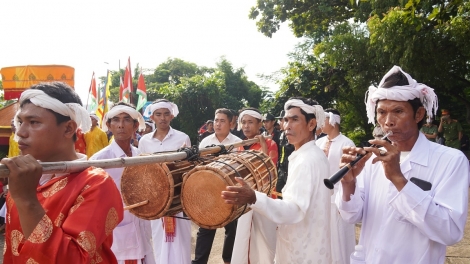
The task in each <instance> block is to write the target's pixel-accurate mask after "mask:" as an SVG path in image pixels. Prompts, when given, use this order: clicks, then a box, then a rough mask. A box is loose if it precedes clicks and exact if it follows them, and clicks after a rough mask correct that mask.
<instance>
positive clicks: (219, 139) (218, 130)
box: [192, 108, 242, 264]
mask: <svg viewBox="0 0 470 264" xmlns="http://www.w3.org/2000/svg"><path fill="white" fill-rule="evenodd" d="M232 119H233V114H232V111H230V110H229V109H226V108H219V109H217V110H216V111H215V118H214V130H215V133H214V134H211V135H209V136H207V137H205V138H204V139H203V140H202V141H201V143H200V144H199V148H205V147H207V146H211V145H230V144H233V143H237V142H240V141H242V140H241V139H240V138H239V137H237V136H234V135H233V134H232V133H230V123H231V121H232ZM236 231H237V221H236V220H235V221H232V222H230V223H229V224H228V225H226V226H225V240H224V247H223V249H222V259H223V261H224V263H226V264H227V263H230V261H231V259H232V251H233V243H234V240H235V233H236ZM215 232H216V229H205V228H202V227H200V228H199V232H198V233H197V240H196V250H195V257H194V260H193V261H192V263H193V264H206V263H207V261H208V260H209V255H210V252H211V248H212V243H213V242H214V236H215Z"/></svg>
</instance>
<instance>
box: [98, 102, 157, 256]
mask: <svg viewBox="0 0 470 264" xmlns="http://www.w3.org/2000/svg"><path fill="white" fill-rule="evenodd" d="M144 128H145V121H144V118H143V117H142V115H141V114H140V113H139V112H138V111H137V110H135V108H134V107H133V106H132V105H129V104H126V103H123V102H119V103H117V104H115V105H114V106H113V107H112V108H111V109H110V110H109V112H107V113H106V114H105V116H104V124H103V129H104V130H105V131H108V130H109V131H111V132H112V133H113V135H114V140H113V141H112V142H111V144H109V146H107V147H105V148H104V149H102V150H100V151H98V152H97V153H95V154H94V155H93V156H92V157H91V158H90V160H101V159H115V158H123V157H135V156H138V155H139V154H140V151H139V150H138V149H137V148H136V147H134V146H132V145H131V140H132V137H133V135H134V134H135V132H136V131H137V130H138V129H144ZM105 171H106V172H107V173H108V174H109V175H110V176H111V177H112V178H113V180H114V182H115V183H116V186H117V188H118V189H119V191H120V190H121V177H122V173H123V171H124V168H115V169H105ZM123 207H124V203H123ZM151 235H152V230H151V228H150V221H148V220H144V219H140V218H138V217H136V216H135V215H133V214H131V213H130V212H129V211H127V210H126V211H124V219H123V220H122V221H121V222H120V223H119V224H118V226H117V227H116V228H115V229H114V231H113V246H112V247H111V250H112V251H113V253H114V254H115V255H116V258H117V260H118V264H125V263H129V262H133V263H138V264H143V263H145V264H155V260H154V256H153V251H152V243H151Z"/></svg>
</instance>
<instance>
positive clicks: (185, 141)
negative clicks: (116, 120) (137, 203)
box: [139, 99, 191, 264]
mask: <svg viewBox="0 0 470 264" xmlns="http://www.w3.org/2000/svg"><path fill="white" fill-rule="evenodd" d="M178 113H179V111H178V106H177V105H176V104H174V103H172V102H170V101H168V100H165V99H158V100H156V101H155V102H154V103H153V104H151V105H149V106H147V108H146V109H145V112H144V115H146V116H149V117H150V118H151V119H152V120H153V122H154V123H155V126H156V130H155V131H154V132H153V133H148V134H146V135H144V136H143V137H142V138H141V139H140V142H139V150H140V151H141V152H142V153H154V152H162V151H176V150H178V149H179V148H182V147H190V146H191V141H190V140H189V137H188V135H186V134H185V133H183V132H181V131H178V130H176V129H173V128H172V127H171V126H170V122H171V120H173V118H175V117H176V116H177V115H178ZM175 216H176V218H174V220H175V222H174V224H175V225H174V226H175V229H174V230H165V229H164V228H163V226H164V225H163V221H165V218H166V217H163V218H161V219H156V220H151V221H150V222H151V226H152V241H153V252H154V254H155V261H156V263H157V264H169V263H172V264H188V263H191V222H190V221H189V220H186V219H181V218H180V217H183V213H178V214H176V215H175ZM165 226H171V225H165ZM167 235H168V236H174V237H171V239H169V241H167Z"/></svg>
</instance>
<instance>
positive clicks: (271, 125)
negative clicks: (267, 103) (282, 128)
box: [263, 120, 274, 130]
mask: <svg viewBox="0 0 470 264" xmlns="http://www.w3.org/2000/svg"><path fill="white" fill-rule="evenodd" d="M263 125H264V128H266V130H271V129H273V128H274V120H264V121H263Z"/></svg>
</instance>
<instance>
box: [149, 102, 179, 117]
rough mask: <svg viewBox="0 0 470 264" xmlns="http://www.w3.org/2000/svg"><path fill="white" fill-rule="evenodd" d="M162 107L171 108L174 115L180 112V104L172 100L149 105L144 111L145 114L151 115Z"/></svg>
mask: <svg viewBox="0 0 470 264" xmlns="http://www.w3.org/2000/svg"><path fill="white" fill-rule="evenodd" d="M160 108H167V109H168V110H170V112H171V114H172V115H173V117H176V116H177V115H178V114H179V110H178V106H177V105H176V104H174V103H172V102H158V103H153V104H151V105H149V106H147V108H145V111H144V116H145V117H150V116H151V115H152V114H153V112H155V110H157V109H160Z"/></svg>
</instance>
